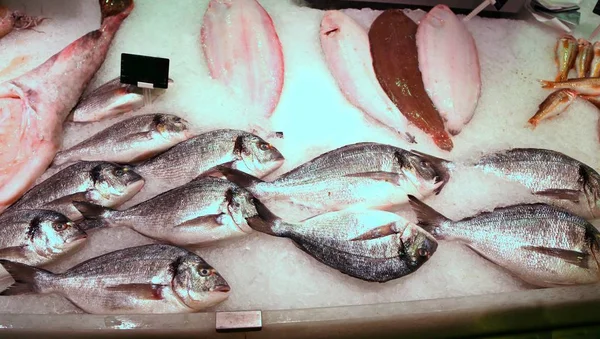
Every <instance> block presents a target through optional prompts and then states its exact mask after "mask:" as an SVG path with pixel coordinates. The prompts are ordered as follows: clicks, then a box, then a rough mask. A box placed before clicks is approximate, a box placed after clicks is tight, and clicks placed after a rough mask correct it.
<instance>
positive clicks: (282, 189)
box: [218, 143, 449, 215]
mask: <svg viewBox="0 0 600 339" xmlns="http://www.w3.org/2000/svg"><path fill="white" fill-rule="evenodd" d="M447 163H448V162H447V161H445V160H442V159H438V158H435V157H432V156H429V155H425V154H422V153H417V152H409V151H406V150H403V149H401V148H397V147H394V146H389V145H383V144H377V143H358V144H353V145H347V146H344V147H341V148H338V149H335V150H332V151H329V152H327V153H324V154H322V155H320V156H318V157H316V158H314V159H312V160H310V161H309V162H307V163H305V164H303V165H301V166H299V167H296V168H295V169H293V170H291V171H289V172H287V173H285V174H282V175H281V176H280V177H279V178H277V179H276V180H274V181H271V182H266V181H262V180H260V179H258V178H255V177H252V176H250V175H248V174H245V173H243V172H240V171H236V170H234V169H230V168H225V167H219V169H218V171H219V172H220V173H221V174H223V175H225V176H226V177H227V179H229V180H230V181H233V182H235V183H237V184H239V185H240V186H242V187H245V188H247V189H248V190H249V191H250V192H251V193H252V194H253V195H254V196H255V197H256V198H257V199H259V200H260V201H262V202H263V203H265V204H267V206H269V204H270V203H271V202H277V203H279V202H288V203H291V205H292V206H294V207H295V208H297V209H304V210H308V211H310V212H311V213H313V214H312V215H316V214H321V213H324V212H329V211H337V210H342V209H346V208H351V207H352V208H387V207H392V206H395V205H399V204H403V203H406V202H408V197H407V194H413V195H417V196H419V197H426V196H429V195H431V194H432V193H436V194H437V193H438V192H439V191H440V190H441V189H442V187H443V186H444V185H445V184H446V182H447V181H448V179H449V173H448V170H447V168H446V165H447Z"/></svg>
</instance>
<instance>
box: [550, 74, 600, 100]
mask: <svg viewBox="0 0 600 339" xmlns="http://www.w3.org/2000/svg"><path fill="white" fill-rule="evenodd" d="M541 83H542V88H555V89H563V88H565V89H572V90H574V91H576V92H577V93H578V94H581V95H590V96H598V95H600V78H583V79H570V80H567V81H563V82H552V81H546V80H542V81H541Z"/></svg>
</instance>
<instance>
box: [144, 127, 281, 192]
mask: <svg viewBox="0 0 600 339" xmlns="http://www.w3.org/2000/svg"><path fill="white" fill-rule="evenodd" d="M283 161H284V157H283V155H281V153H280V152H279V151H278V150H277V149H276V148H275V147H274V146H272V145H271V144H269V143H267V142H266V141H264V140H263V139H262V138H260V137H258V136H256V135H254V134H251V133H248V132H245V131H240V130H232V129H221V130H214V131H210V132H207V133H203V134H200V135H198V136H195V137H193V138H190V139H188V140H186V141H183V142H181V143H179V144H177V145H176V146H174V147H173V148H171V149H169V150H168V151H166V152H164V153H162V154H159V155H157V156H155V157H154V158H151V159H149V160H146V161H145V162H143V163H141V164H139V165H137V166H136V167H135V170H136V172H138V173H140V174H141V175H142V176H143V177H144V178H145V179H146V181H147V182H150V181H151V180H161V181H164V182H165V183H168V187H169V188H175V187H178V186H181V185H184V184H186V183H188V182H190V181H191V180H192V179H194V178H196V177H198V176H199V175H201V174H203V173H204V172H206V171H208V170H210V169H211V168H213V167H215V166H217V165H222V164H228V165H229V166H231V167H232V168H235V169H239V170H241V171H244V172H246V173H250V174H253V175H256V176H259V177H263V176H266V175H268V174H269V173H271V172H273V171H275V170H276V169H278V168H279V167H281V165H283Z"/></svg>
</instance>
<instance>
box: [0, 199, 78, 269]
mask: <svg viewBox="0 0 600 339" xmlns="http://www.w3.org/2000/svg"><path fill="white" fill-rule="evenodd" d="M86 239H87V236H86V234H85V232H83V231H82V230H81V229H79V227H77V226H76V225H75V224H74V223H73V222H72V221H71V220H69V219H68V218H66V217H65V216H64V215H62V214H60V213H58V212H54V211H48V210H35V209H32V210H24V211H15V212H11V213H9V212H5V213H4V214H2V215H0V259H4V260H11V261H14V262H19V263H23V264H27V265H33V266H39V265H45V264H48V263H51V262H53V261H55V260H56V259H59V258H60V257H62V256H64V255H66V254H69V253H72V252H74V251H75V250H77V249H78V248H80V247H81V245H83V244H84V242H85V240H86Z"/></svg>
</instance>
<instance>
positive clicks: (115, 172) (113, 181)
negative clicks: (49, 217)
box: [6, 161, 144, 220]
mask: <svg viewBox="0 0 600 339" xmlns="http://www.w3.org/2000/svg"><path fill="white" fill-rule="evenodd" d="M142 186H144V179H143V178H142V177H140V175H139V174H137V173H136V172H135V171H133V169H132V168H131V167H130V166H127V165H123V166H121V165H117V164H113V163H108V162H101V161H98V162H79V163H76V164H73V165H71V166H69V167H67V168H65V169H63V170H62V171H60V172H58V173H56V174H54V175H53V176H51V177H50V178H48V179H46V180H44V181H43V182H41V183H40V184H39V185H37V186H34V187H33V188H32V189H31V190H29V191H28V192H27V193H25V194H24V195H23V197H21V199H19V200H18V201H17V202H16V203H14V204H13V205H12V206H10V208H9V209H8V210H7V211H6V213H8V212H9V211H14V210H24V209H36V208H44V209H50V210H54V211H57V212H60V213H62V214H64V215H65V216H67V217H68V218H69V219H71V220H78V219H81V218H82V216H81V214H80V213H79V211H78V210H77V209H76V208H75V207H74V206H73V201H85V202H91V203H94V204H98V205H102V206H108V207H116V206H119V205H121V204H122V203H124V202H126V201H128V200H129V199H131V198H132V197H133V196H134V195H135V194H136V193H137V192H139V191H140V190H141V189H142Z"/></svg>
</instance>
